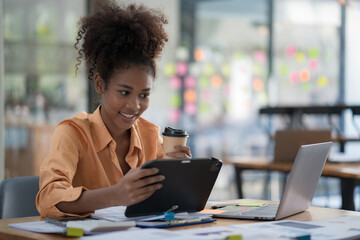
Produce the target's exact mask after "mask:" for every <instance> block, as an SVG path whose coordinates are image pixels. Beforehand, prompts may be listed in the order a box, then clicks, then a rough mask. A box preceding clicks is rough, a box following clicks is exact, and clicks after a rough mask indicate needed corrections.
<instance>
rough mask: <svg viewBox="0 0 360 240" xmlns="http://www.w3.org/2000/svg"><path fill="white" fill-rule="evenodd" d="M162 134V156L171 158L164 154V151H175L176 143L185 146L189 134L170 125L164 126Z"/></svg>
mask: <svg viewBox="0 0 360 240" xmlns="http://www.w3.org/2000/svg"><path fill="white" fill-rule="evenodd" d="M162 135H163V151H164V158H173V157H170V156H166V153H169V152H176V149H175V148H174V146H176V145H182V146H186V141H187V138H188V137H189V134H188V133H187V132H186V131H184V130H181V129H175V128H171V127H166V128H165V129H164V132H163V133H162Z"/></svg>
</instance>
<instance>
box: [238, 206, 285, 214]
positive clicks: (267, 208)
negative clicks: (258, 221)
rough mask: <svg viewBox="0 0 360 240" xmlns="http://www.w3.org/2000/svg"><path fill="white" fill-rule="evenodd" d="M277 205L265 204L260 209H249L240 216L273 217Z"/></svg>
mask: <svg viewBox="0 0 360 240" xmlns="http://www.w3.org/2000/svg"><path fill="white" fill-rule="evenodd" d="M278 207H279V205H278V204H267V205H265V206H262V207H257V208H253V209H250V210H249V211H246V212H243V213H241V215H242V216H275V214H276V211H277V209H278Z"/></svg>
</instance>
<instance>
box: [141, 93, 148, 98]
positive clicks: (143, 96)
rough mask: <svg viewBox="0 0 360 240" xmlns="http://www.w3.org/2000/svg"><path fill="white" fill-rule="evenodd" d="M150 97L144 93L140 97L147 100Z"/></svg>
mask: <svg viewBox="0 0 360 240" xmlns="http://www.w3.org/2000/svg"><path fill="white" fill-rule="evenodd" d="M149 95H150V94H149V93H143V94H141V95H140V97H142V98H147V97H148V96H149Z"/></svg>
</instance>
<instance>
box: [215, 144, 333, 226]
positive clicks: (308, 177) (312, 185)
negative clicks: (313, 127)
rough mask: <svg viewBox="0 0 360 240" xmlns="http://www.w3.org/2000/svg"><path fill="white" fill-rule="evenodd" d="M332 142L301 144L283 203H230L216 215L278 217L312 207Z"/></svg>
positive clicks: (259, 217)
mask: <svg viewBox="0 0 360 240" xmlns="http://www.w3.org/2000/svg"><path fill="white" fill-rule="evenodd" d="M331 144H332V143H331V142H325V143H318V144H310V145H303V146H301V147H300V149H299V151H298V153H297V155H296V158H295V161H294V164H293V166H292V169H291V171H290V174H289V178H288V180H287V183H286V186H285V189H284V193H283V195H282V198H281V200H280V203H279V204H263V205H261V206H241V205H239V206H226V207H223V208H219V209H218V211H217V212H218V213H216V214H214V217H220V218H239V219H256V220H278V219H282V218H285V217H288V216H291V215H293V214H296V213H299V212H302V211H305V210H306V209H308V208H309V206H310V203H311V201H312V198H313V196H314V193H315V189H316V185H317V183H318V181H319V178H320V176H321V173H322V170H323V168H324V165H325V162H326V159H327V157H328V154H329V151H330V148H331Z"/></svg>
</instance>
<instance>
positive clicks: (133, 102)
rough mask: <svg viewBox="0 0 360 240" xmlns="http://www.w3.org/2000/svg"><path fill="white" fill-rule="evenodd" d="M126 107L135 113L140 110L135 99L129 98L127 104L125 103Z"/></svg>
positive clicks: (138, 102) (138, 103)
mask: <svg viewBox="0 0 360 240" xmlns="http://www.w3.org/2000/svg"><path fill="white" fill-rule="evenodd" d="M127 106H128V107H129V108H130V109H131V110H134V111H137V110H139V109H140V101H139V100H138V99H137V98H131V99H130V100H129V101H128V102H127Z"/></svg>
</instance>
